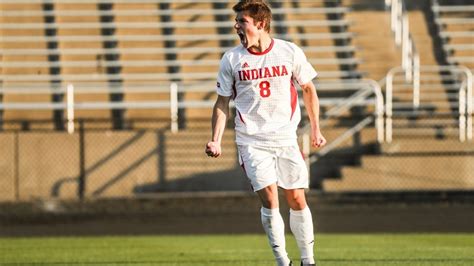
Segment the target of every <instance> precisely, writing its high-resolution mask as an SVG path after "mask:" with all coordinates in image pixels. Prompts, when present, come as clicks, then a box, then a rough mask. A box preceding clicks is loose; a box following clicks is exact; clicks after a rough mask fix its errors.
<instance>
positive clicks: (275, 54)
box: [217, 39, 317, 147]
mask: <svg viewBox="0 0 474 266" xmlns="http://www.w3.org/2000/svg"><path fill="white" fill-rule="evenodd" d="M316 75H317V73H316V71H315V70H314V68H313V67H312V66H311V64H310V63H309V62H308V61H307V59H306V56H305V54H304V53H303V51H302V50H301V49H300V48H299V47H298V46H296V45H295V44H294V43H291V42H287V41H283V40H279V39H272V42H271V45H270V47H269V48H268V49H267V50H265V51H263V52H262V53H254V52H251V51H250V50H247V49H245V48H244V47H243V46H242V45H239V46H237V47H235V48H233V49H231V50H229V51H227V52H226V53H225V54H224V56H223V57H222V59H221V62H220V70H219V74H218V77H217V93H218V94H219V95H222V96H233V100H234V103H235V108H236V111H237V114H236V117H235V131H236V142H237V144H238V145H259V146H274V147H278V146H289V145H294V144H295V143H296V139H297V136H296V129H297V127H298V123H299V122H300V119H301V114H300V107H299V104H298V93H297V90H296V88H295V86H294V81H296V82H298V84H306V83H308V82H310V81H312V80H313V79H314V78H315V77H316Z"/></svg>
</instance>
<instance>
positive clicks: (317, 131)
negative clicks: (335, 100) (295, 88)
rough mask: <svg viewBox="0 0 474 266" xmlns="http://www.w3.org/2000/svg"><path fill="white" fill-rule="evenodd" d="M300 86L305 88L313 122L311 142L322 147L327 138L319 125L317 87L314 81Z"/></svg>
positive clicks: (310, 118) (308, 109)
mask: <svg viewBox="0 0 474 266" xmlns="http://www.w3.org/2000/svg"><path fill="white" fill-rule="evenodd" d="M300 87H301V89H302V90H303V100H304V105H305V108H306V112H307V114H308V117H309V121H310V123H311V144H312V145H313V147H318V148H320V147H322V146H324V145H325V144H326V138H324V136H323V134H322V133H321V128H320V126H319V98H318V95H317V93H316V87H315V86H314V84H313V82H312V81H310V82H308V83H306V84H303V85H300Z"/></svg>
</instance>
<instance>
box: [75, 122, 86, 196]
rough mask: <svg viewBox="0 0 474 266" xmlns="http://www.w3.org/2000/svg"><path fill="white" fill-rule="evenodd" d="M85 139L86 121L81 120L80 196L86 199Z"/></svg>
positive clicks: (78, 192)
mask: <svg viewBox="0 0 474 266" xmlns="http://www.w3.org/2000/svg"><path fill="white" fill-rule="evenodd" d="M84 146H85V141H84V121H83V120H79V179H78V191H77V194H78V197H79V199H80V200H83V199H84V193H85V184H86V167H85V163H86V160H85V147H84Z"/></svg>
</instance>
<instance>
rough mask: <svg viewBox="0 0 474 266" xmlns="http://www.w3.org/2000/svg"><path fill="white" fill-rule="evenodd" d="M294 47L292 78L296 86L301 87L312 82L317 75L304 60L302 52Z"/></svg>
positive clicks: (304, 56)
mask: <svg viewBox="0 0 474 266" xmlns="http://www.w3.org/2000/svg"><path fill="white" fill-rule="evenodd" d="M294 47H295V50H294V59H293V60H294V63H293V76H294V78H295V79H296V81H298V84H300V85H303V84H306V83H308V82H310V81H312V80H313V79H314V78H315V77H316V76H317V75H318V73H317V72H316V70H314V68H313V66H312V65H311V64H310V63H309V62H308V60H307V59H306V55H305V54H304V52H303V50H301V48H299V47H298V46H296V45H294Z"/></svg>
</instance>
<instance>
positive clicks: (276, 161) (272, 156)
mask: <svg viewBox="0 0 474 266" xmlns="http://www.w3.org/2000/svg"><path fill="white" fill-rule="evenodd" d="M238 150H239V161H240V165H241V166H242V167H243V168H244V170H245V173H246V174H247V177H248V178H249V180H250V183H251V184H252V187H253V190H254V191H258V190H261V189H263V188H265V187H267V186H269V185H271V184H274V183H276V184H277V185H278V186H279V187H281V188H283V189H297V188H308V185H309V180H308V169H307V167H306V163H305V161H304V158H303V155H302V153H301V152H300V149H299V147H298V145H294V146H285V147H260V146H258V147H257V146H250V145H239V146H238Z"/></svg>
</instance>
